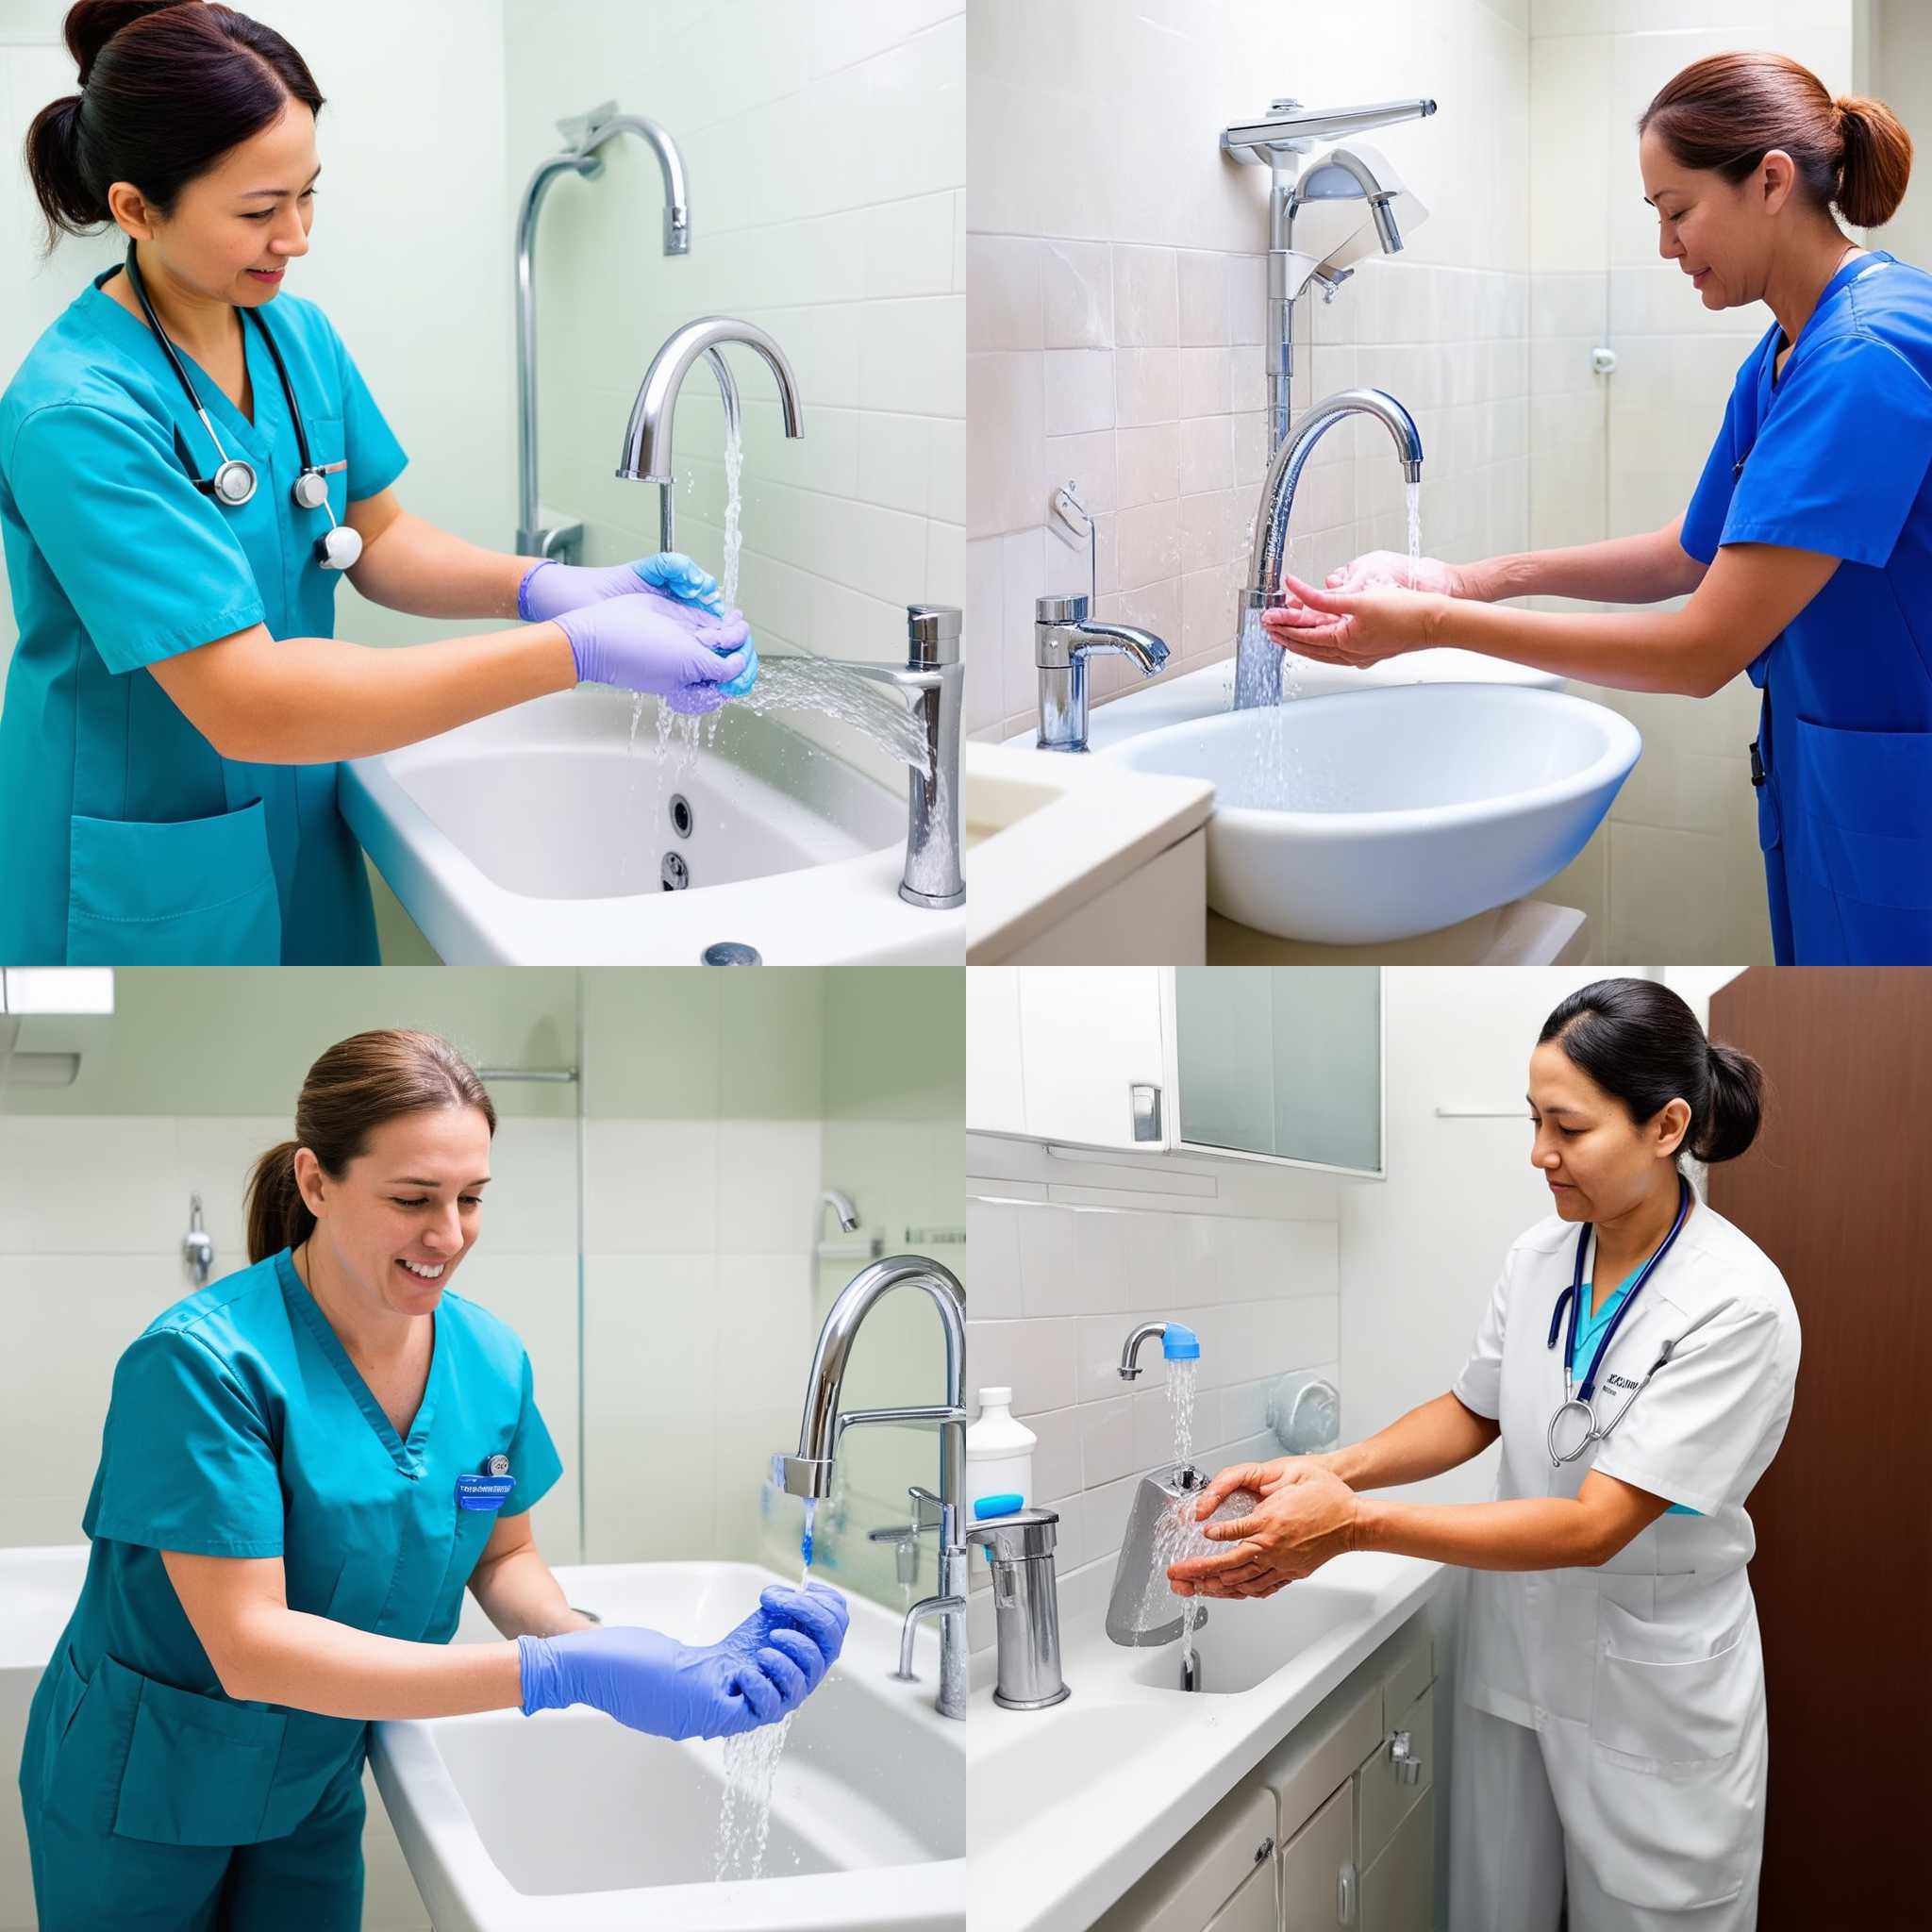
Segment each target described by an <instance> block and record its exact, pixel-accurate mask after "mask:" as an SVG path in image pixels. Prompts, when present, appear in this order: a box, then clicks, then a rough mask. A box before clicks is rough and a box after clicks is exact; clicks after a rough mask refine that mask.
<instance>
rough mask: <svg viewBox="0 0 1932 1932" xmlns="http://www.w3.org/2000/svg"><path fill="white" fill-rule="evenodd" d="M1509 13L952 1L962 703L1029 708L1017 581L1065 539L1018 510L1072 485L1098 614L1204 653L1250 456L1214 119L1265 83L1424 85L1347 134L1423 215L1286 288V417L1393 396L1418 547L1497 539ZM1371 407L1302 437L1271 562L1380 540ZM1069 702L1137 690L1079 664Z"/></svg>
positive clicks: (1006, 711) (1051, 583)
mask: <svg viewBox="0 0 1932 1932" xmlns="http://www.w3.org/2000/svg"><path fill="white" fill-rule="evenodd" d="M1526 27H1527V21H1526V16H1525V9H1524V7H1523V6H1521V5H1516V6H1507V5H1506V6H1500V7H1497V6H1490V5H1486V4H1483V0H1447V4H1436V0H1431V4H1426V5H1425V4H1423V0H1379V4H1373V5H1367V6H1350V7H1346V8H1343V7H1341V6H1312V5H1299V6H1294V7H1282V6H1264V5H1259V4H1255V5H1248V4H1241V5H1225V6H1220V7H1194V8H1179V7H1168V8H1136V9H1133V10H1132V17H1131V18H1128V17H1126V16H1125V15H1124V12H1123V9H1121V8H1118V7H1115V6H1112V5H1109V4H1107V0H1066V4H1061V5H1057V6H1055V7H1052V8H1036V7H1029V6H1027V5H1025V4H1024V0H976V4H975V5H974V8H973V10H972V14H971V18H970V22H969V61H970V66H971V73H972V87H973V92H972V99H971V113H972V128H971V136H970V147H971V167H970V171H969V178H968V187H967V225H968V230H969V232H968V235H967V251H968V269H969V280H968V298H967V308H968V316H967V330H968V336H967V346H968V356H967V385H968V391H969V395H970V398H971V413H972V420H973V434H972V437H971V440H970V442H969V447H968V452H967V471H968V482H967V505H968V532H967V534H968V538H969V541H968V545H967V575H968V580H969V596H968V624H969V640H970V641H969V649H968V656H967V664H968V671H967V724H968V728H969V730H972V731H974V732H975V733H976V734H978V735H980V736H985V737H1004V736H1006V735H1008V733H1011V732H1015V731H1020V730H1023V729H1024V728H1026V726H1027V724H1029V722H1030V721H1031V720H1032V718H1033V717H1034V715H1035V704H1036V696H1035V673H1034V670H1033V663H1032V615H1033V600H1034V598H1035V597H1036V596H1037V595H1039V594H1041V593H1042V592H1044V591H1082V590H1085V589H1086V588H1087V580H1088V561H1087V556H1086V552H1085V548H1084V546H1082V547H1080V548H1077V549H1076V548H1074V547H1072V546H1070V545H1069V544H1067V543H1066V542H1064V541H1061V540H1060V538H1059V537H1058V535H1057V534H1055V533H1053V532H1052V531H1050V530H1049V528H1048V527H1047V523H1048V520H1047V503H1048V499H1049V496H1050V495H1051V492H1052V491H1053V490H1054V489H1056V488H1057V487H1058V485H1060V484H1062V483H1065V482H1068V481H1070V480H1071V481H1074V482H1076V483H1078V484H1079V485H1080V493H1081V495H1082V497H1083V499H1084V500H1085V501H1086V502H1087V503H1088V504H1089V505H1090V506H1091V508H1093V510H1094V511H1095V512H1096V514H1097V517H1098V545H1097V551H1098V554H1097V559H1096V564H1097V567H1096V571H1095V577H1096V581H1097V588H1098V593H1099V602H1098V606H1097V614H1098V615H1100V616H1103V617H1113V618H1116V619H1120V620H1123V621H1125V622H1130V623H1134V624H1139V625H1145V626H1147V627H1148V628H1150V629H1152V630H1154V631H1156V632H1157V633H1158V634H1159V635H1160V636H1161V637H1163V638H1164V639H1165V640H1166V641H1167V642H1168V644H1169V645H1170V646H1171V647H1172V649H1173V651H1174V658H1172V660H1171V665H1170V669H1169V671H1168V672H1167V673H1166V674H1164V675H1168V676H1172V675H1176V674H1177V673H1180V672H1184V671H1191V670H1196V669H1198V668H1200V666H1201V665H1203V664H1205V663H1208V662H1211V661H1213V660H1214V659H1217V658H1225V657H1228V656H1231V654H1232V650H1233V637H1234V625H1233V608H1234V596H1235V591H1236V590H1237V588H1238V585H1239V576H1240V575H1241V572H1242V571H1243V569H1244V566H1245V564H1246V561H1247V558H1248V552H1249V547H1250V541H1251V536H1252V530H1253V525H1254V514H1255V507H1256V501H1257V496H1258V493H1259V484H1260V480H1261V476H1262V474H1263V472H1264V470H1265V468H1266V464H1267V458H1268V450H1267V442H1266V425H1265V422H1264V419H1263V413H1262V412H1263V409H1264V407H1265V402H1266V387H1265V375H1264V361H1263V351H1262V346H1261V342H1262V335H1263V328H1264V319H1265V317H1264V307H1265V279H1264V275H1265V255H1264V251H1265V248H1266V243H1267V214H1266V175H1265V172H1264V171H1263V170H1261V169H1258V168H1242V167H1237V166H1235V165H1233V164H1232V163H1230V162H1227V161H1225V160H1224V158H1222V156H1221V154H1220V151H1219V149H1218V147H1217V144H1216V139H1217V136H1218V133H1219V130H1220V129H1221V128H1222V127H1224V126H1225V125H1227V124H1228V123H1229V122H1230V121H1231V120H1235V119H1238V118H1240V117H1241V116H1244V115H1249V114H1254V113H1258V112H1259V111H1261V110H1262V109H1263V108H1265V107H1266V105H1267V102H1268V100H1269V99H1270V97H1271V95H1273V94H1274V93H1279V92H1287V91H1290V90H1291V91H1292V92H1294V93H1295V94H1296V95H1297V96H1298V97H1299V98H1301V99H1303V100H1306V101H1308V102H1310V103H1314V102H1319V101H1330V100H1332V101H1337V102H1352V101H1363V100H1378V99H1391V98H1396V97H1399V96H1403V95H1423V94H1428V95H1433V96H1435V97H1437V99H1438V100H1439V101H1440V103H1441V108H1440V111H1439V112H1438V114H1437V115H1436V117H1435V118H1434V119H1432V120H1430V121H1428V122H1425V123H1420V124H1411V125H1400V126H1395V127H1391V128H1386V129H1380V130H1377V131H1376V132H1375V133H1374V135H1373V136H1372V137H1370V139H1372V140H1373V141H1374V143H1375V144H1376V145H1378V146H1380V147H1381V148H1382V149H1383V150H1384V152H1385V153H1387V154H1388V155H1389V157H1390V158H1391V160H1392V161H1393V162H1394V163H1395V165H1396V166H1397V168H1398V169H1400V170H1401V171H1402V172H1403V174H1404V175H1405V177H1406V178H1407V180H1408V181H1409V183H1410V184H1411V186H1413V187H1414V188H1415V189H1416V190H1417V191H1418V192H1420V193H1421V195H1422V197H1423V199H1424V201H1425V202H1426V203H1427V204H1428V206H1429V208H1430V209H1431V211H1432V213H1431V219H1430V221H1429V222H1428V224H1427V225H1425V226H1423V227H1421V228H1418V229H1416V230H1415V232H1414V234H1413V237H1412V238H1411V240H1410V242H1409V245H1408V246H1407V249H1406V250H1405V251H1404V252H1403V254H1401V255H1400V256H1398V257H1395V258H1387V259H1385V258H1374V259H1372V260H1370V261H1368V262H1366V263H1364V264H1363V265H1362V267H1361V268H1360V269H1359V270H1358V271H1357V275H1355V277H1354V278H1353V279H1352V280H1350V281H1349V282H1347V283H1346V284H1344V286H1343V287H1342V289H1341V293H1340V295H1339V296H1338V297H1337V299H1336V301H1335V303H1334V304H1333V306H1332V307H1324V306H1323V305H1321V304H1320V303H1319V302H1315V303H1312V304H1303V305H1301V308H1302V315H1301V327H1302V330H1303V332H1304V335H1303V339H1302V340H1301V341H1299V342H1298V346H1297V350H1296V368H1295V376H1294V396H1293V401H1294V407H1295V408H1296V409H1297V410H1300V409H1303V408H1307V405H1308V404H1309V403H1310V402H1313V401H1316V400H1319V399H1320V398H1321V397H1322V396H1324V395H1327V394H1329V393H1331V392H1332V391H1335V390H1338V389H1344V388H1348V387H1351V386H1353V385H1355V384H1357V383H1362V384H1370V385H1373V386H1375V387H1379V388H1386V389H1388V390H1390V391H1391V392H1392V393H1393V394H1395V395H1397V396H1398V397H1400V398H1401V399H1402V400H1403V401H1404V402H1405V403H1406V404H1407V405H1408V407H1409V408H1410V409H1411V410H1412V411H1413V413H1414V415H1415V417H1416V421H1417V424H1418V426H1419V427H1420V429H1421V431H1422V435H1423V443H1424V449H1425V451H1426V452H1427V460H1426V463H1425V466H1424V483H1423V489H1422V516H1423V542H1424V547H1425V548H1426V549H1429V550H1431V551H1433V552H1436V553H1439V554H1441V555H1444V556H1469V555H1475V554H1488V553H1491V552H1493V551H1496V550H1505V549H1519V548H1521V547H1523V545H1524V543H1525V542H1526V541H1527V535H1528V456H1529V445H1528V403H1527V400H1526V398H1527V395H1528V388H1529V384H1528V359H1527V348H1526V330H1527V325H1528V295H1527V278H1526V270H1527V268H1528V249H1527V241H1526V225H1527V205H1528V190H1527V185H1526V183H1525V180H1524V171H1523V167H1522V156H1523V154H1524V149H1525V145H1526V115H1527V81H1526V76H1527V62H1528V40H1527V32H1526ZM1391 455H1392V452H1391V448H1390V445H1389V442H1388V438H1387V435H1386V432H1384V431H1383V430H1382V429H1381V428H1380V426H1379V425H1344V426H1343V427H1341V428H1340V429H1337V430H1334V431H1331V432H1330V433H1329V434H1328V435H1327V436H1326V437H1325V438H1324V440H1323V441H1322V442H1321V443H1320V444H1319V445H1318V446H1317V450H1316V453H1315V456H1314V458H1313V459H1312V460H1311V462H1310V465H1309V468H1308V471H1307V475H1306V476H1305V478H1304V480H1303V483H1302V486H1301V491H1300V495H1299V498H1298V501H1297V504H1296V509H1295V518H1294V536H1293V539H1292V541H1291V553H1290V556H1291V567H1292V568H1294V569H1295V570H1296V571H1298V572H1302V573H1310V574H1316V575H1321V574H1325V573H1326V572H1327V571H1328V570H1330V569H1332V568H1334V567H1335V566H1336V565H1337V564H1340V563H1341V562H1344V561H1346V560H1347V559H1348V558H1351V557H1353V556H1355V555H1357V553H1358V552H1359V551H1362V550H1365V549H1370V548H1379V547H1385V546H1387V547H1394V548H1402V547H1404V546H1405V545H1406V542H1407V522H1406V517H1405V514H1404V495H1403V488H1402V480H1401V475H1400V472H1399V470H1398V469H1397V467H1396V465H1395V464H1394V462H1393V461H1392V460H1391ZM1093 680H1094V682H1093V690H1094V694H1095V696H1096V698H1104V697H1106V696H1108V695H1111V694H1113V693H1114V692H1116V691H1120V690H1122V689H1124V687H1125V686H1126V685H1127V684H1129V683H1133V684H1138V682H1139V674H1138V673H1137V672H1136V671H1135V670H1134V669H1133V668H1132V667H1131V666H1130V665H1129V664H1128V663H1127V661H1126V660H1125V659H1124V658H1102V659H1100V660H1099V661H1098V662H1097V663H1096V664H1095V666H1094V667H1093Z"/></svg>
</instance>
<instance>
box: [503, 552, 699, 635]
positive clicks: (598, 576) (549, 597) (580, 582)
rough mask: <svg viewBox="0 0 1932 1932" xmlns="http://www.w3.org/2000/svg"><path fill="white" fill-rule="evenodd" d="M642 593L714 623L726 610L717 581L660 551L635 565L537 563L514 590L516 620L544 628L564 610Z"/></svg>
mask: <svg viewBox="0 0 1932 1932" xmlns="http://www.w3.org/2000/svg"><path fill="white" fill-rule="evenodd" d="M641 592H649V593H650V594H651V595H653V596H655V597H658V598H660V599H661V600H662V601H663V603H664V604H665V605H666V607H667V608H670V609H671V610H673V611H674V612H677V611H683V612H685V613H688V616H687V621H692V620H694V619H695V618H696V617H697V616H699V615H700V614H708V615H709V616H711V617H713V618H716V617H719V616H722V615H723V614H724V597H723V596H722V595H721V594H720V592H719V590H718V579H717V578H716V577H714V576H713V575H711V574H710V572H709V571H708V570H700V569H699V568H698V566H697V565H696V564H695V563H693V562H692V561H691V558H688V557H685V556H683V555H681V554H680V553H679V552H677V551H675V550H660V551H659V552H658V554H657V556H655V557H641V558H638V560H637V561H636V562H635V563H610V564H602V565H596V566H591V565H586V564H575V563H558V561H557V560H556V559H555V558H546V559H545V560H544V561H543V562H541V563H535V564H532V565H531V566H530V568H529V569H528V570H526V571H525V573H524V580H523V582H522V583H521V584H519V585H518V586H517V615H518V616H519V617H521V618H522V619H523V620H524V622H525V624H547V623H549V621H550V620H551V619H552V618H553V617H561V616H562V615H563V613H564V612H565V611H566V610H581V609H582V608H584V606H585V605H586V604H601V603H602V602H603V601H604V600H605V599H606V598H607V597H634V596H637V595H639V594H640V593H641Z"/></svg>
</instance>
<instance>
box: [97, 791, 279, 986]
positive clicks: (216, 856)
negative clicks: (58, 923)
mask: <svg viewBox="0 0 1932 1932" xmlns="http://www.w3.org/2000/svg"><path fill="white" fill-rule="evenodd" d="M69 825H70V831H71V838H72V847H71V850H72V858H71V861H70V874H69V885H68V897H67V964H68V965H70V966H275V965H279V964H280V963H281V957H282V913H281V903H280V900H279V898H278V896H277V893H276V889H275V866H274V863H273V861H272V860H271V858H270V856H269V845H268V824H267V817H266V814H265V812H264V810H263V808H262V805H261V802H260V801H259V800H257V801H256V802H255V803H253V804H251V805H245V806H243V807H242V808H241V809H240V810H238V811H229V812H221V813H218V814H217V815H216V816H215V817H213V818H206V819H185V820H182V821H180V822H178V823H174V824H151V823H142V822H141V821H137V820H123V819H93V818H82V817H79V816H77V815H76V816H75V817H74V818H72V819H71V820H70V821H69Z"/></svg>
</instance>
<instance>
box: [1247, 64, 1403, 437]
mask: <svg viewBox="0 0 1932 1932" xmlns="http://www.w3.org/2000/svg"><path fill="white" fill-rule="evenodd" d="M1435 111H1436V104H1435V102H1434V101H1431V100H1412V101H1378V102H1376V103H1374V105H1373V106H1370V107H1365V108H1304V107H1303V106H1302V104H1301V102H1299V101H1295V100H1278V101H1273V102H1271V103H1270V104H1269V108H1268V112H1267V113H1266V114H1265V115H1263V116H1262V118H1261V119H1260V120H1258V121H1252V122H1248V123H1245V124H1243V125H1241V126H1238V127H1224V128H1223V129H1222V131H1221V151H1222V153H1223V154H1224V155H1226V156H1227V158H1228V159H1229V160H1232V161H1241V162H1245V163H1247V164H1249V165H1251V166H1257V167H1263V168H1266V169H1267V170H1268V171H1269V187H1268V327H1267V332H1266V336H1265V338H1264V339H1265V341H1267V343H1268V447H1269V448H1270V449H1271V450H1275V449H1279V448H1280V447H1281V445H1282V443H1283V442H1285V441H1287V440H1288V433H1289V415H1290V411H1291V402H1290V391H1291V386H1292V380H1293V375H1294V305H1295V301H1296V299H1297V298H1298V297H1299V296H1300V295H1301V293H1302V292H1303V291H1304V290H1306V289H1307V285H1308V283H1309V282H1311V281H1314V282H1318V283H1319V284H1320V285H1321V287H1322V291H1323V293H1324V296H1325V297H1326V298H1327V299H1328V300H1329V301H1331V302H1332V301H1333V300H1334V299H1335V291H1336V290H1337V289H1338V288H1339V287H1340V286H1341V283H1342V282H1344V281H1346V280H1347V278H1348V277H1349V275H1352V274H1353V273H1354V271H1353V270H1352V269H1346V268H1343V269H1335V270H1330V269H1329V268H1328V267H1327V266H1326V265H1325V264H1324V262H1323V261H1322V260H1320V259H1319V258H1316V257H1314V256H1311V255H1307V254H1303V253H1301V252H1300V251H1298V250H1297V249H1296V247H1295V245H1294V221H1295V216H1296V215H1297V214H1298V213H1299V212H1300V211H1301V209H1302V208H1305V207H1307V205H1308V204H1309V203H1310V202H1315V201H1337V200H1348V199H1353V198H1355V197H1357V196H1359V197H1360V198H1361V199H1363V200H1365V201H1366V202H1367V203H1368V205H1369V211H1370V213H1371V215H1372V216H1373V217H1374V223H1375V238H1376V240H1377V241H1378V242H1380V244H1381V246H1382V249H1383V252H1384V253H1385V254H1389V255H1393V254H1394V253H1396V251H1397V250H1398V249H1400V248H1401V246H1402V230H1401V228H1400V227H1399V226H1398V225H1397V223H1396V219H1395V214H1394V210H1393V208H1392V206H1391V204H1392V202H1393V201H1394V199H1395V197H1396V196H1397V195H1398V194H1400V193H1402V192H1404V190H1403V186H1402V183H1401V181H1400V180H1399V179H1398V178H1397V177H1396V175H1395V174H1394V171H1393V170H1392V169H1391V168H1390V166H1389V164H1388V162H1387V160H1386V159H1384V158H1383V157H1382V156H1380V155H1379V154H1377V153H1376V152H1375V151H1374V149H1373V148H1366V147H1361V146H1359V145H1357V146H1353V147H1338V148H1336V149H1334V150H1333V151H1331V152H1330V153H1328V154H1326V155H1324V156H1323V158H1321V159H1320V160H1319V161H1315V162H1312V163H1310V164H1309V166H1308V171H1307V174H1306V175H1304V174H1303V173H1302V166H1303V160H1304V158H1305V157H1306V156H1307V155H1308V154H1310V153H1311V152H1312V151H1313V149H1314V145H1315V143H1316V142H1318V141H1329V140H1333V139H1335V138H1336V137H1337V136H1340V135H1344V134H1360V133H1362V132H1364V131H1365V130H1367V129H1368V128H1371V127H1387V126H1389V125H1391V123H1393V122H1397V121H1419V120H1423V119H1424V118H1426V117H1427V116H1428V115H1430V114H1433V113H1434V112H1435ZM1425 213H1426V210H1425V209H1420V208H1418V214H1419V215H1421V214H1425Z"/></svg>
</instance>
